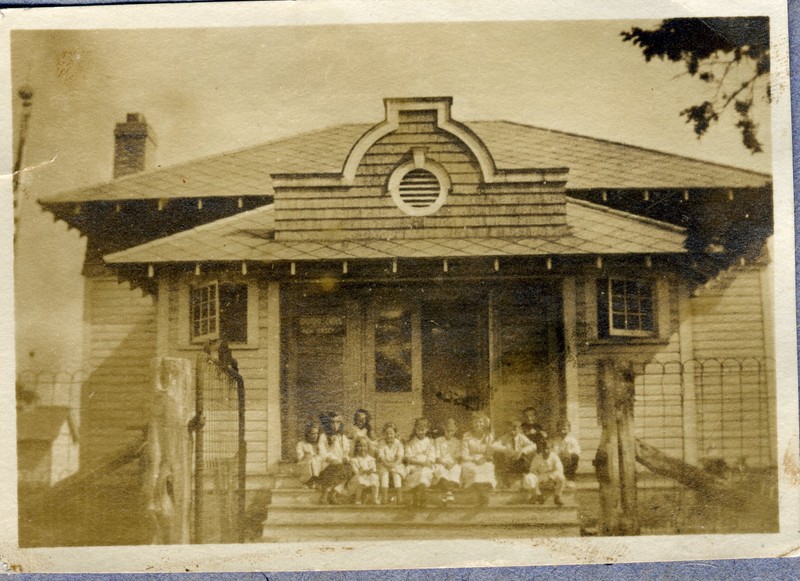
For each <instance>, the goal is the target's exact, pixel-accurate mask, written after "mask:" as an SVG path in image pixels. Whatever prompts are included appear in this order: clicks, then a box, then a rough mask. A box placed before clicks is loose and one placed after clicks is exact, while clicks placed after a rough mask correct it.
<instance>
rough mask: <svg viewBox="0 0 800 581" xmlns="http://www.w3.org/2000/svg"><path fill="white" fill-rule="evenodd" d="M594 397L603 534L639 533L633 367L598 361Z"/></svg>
mask: <svg viewBox="0 0 800 581" xmlns="http://www.w3.org/2000/svg"><path fill="white" fill-rule="evenodd" d="M597 397H598V412H599V416H600V424H601V426H602V433H601V436H600V447H599V448H598V452H597V456H596V458H595V469H596V471H597V480H598V483H599V484H600V503H601V509H602V515H603V526H602V532H603V534H606V535H635V534H639V530H640V528H639V511H638V505H637V501H636V500H637V499H636V440H635V436H634V429H633V402H634V373H633V368H632V366H631V365H627V366H625V367H621V366H619V365H618V364H617V363H615V362H614V360H612V359H604V360H600V361H598V362H597Z"/></svg>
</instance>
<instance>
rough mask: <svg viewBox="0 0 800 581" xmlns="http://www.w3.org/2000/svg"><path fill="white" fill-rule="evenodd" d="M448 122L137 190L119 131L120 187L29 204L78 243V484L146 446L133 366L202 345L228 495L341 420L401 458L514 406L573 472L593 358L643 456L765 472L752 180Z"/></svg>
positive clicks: (441, 119)
mask: <svg viewBox="0 0 800 581" xmlns="http://www.w3.org/2000/svg"><path fill="white" fill-rule="evenodd" d="M451 104H452V100H451V99H450V98H439V97H436V98H409V99H386V101H385V105H386V116H385V119H384V120H383V121H379V122H377V123H373V124H366V125H358V124H356V125H341V126H336V127H331V128H327V129H322V130H320V131H317V132H311V133H306V134H302V135H299V136H296V137H292V138H287V139H283V140H279V141H274V142H270V143H266V144H264V145H261V146H256V147H251V148H247V149H243V150H240V151H235V152H231V153H223V154H220V155H217V156H213V157H210V158H206V159H201V160H197V161H193V162H190V163H186V164H182V165H178V166H174V167H168V168H164V169H156V170H146V169H145V170H144V171H138V170H140V169H142V168H144V167H145V166H146V164H147V162H148V155H150V153H149V152H148V147H149V146H148V140H149V137H148V127H147V124H146V122H145V121H144V119H143V117H141V116H139V115H129V117H128V120H127V122H126V123H121V124H120V125H119V126H118V127H117V131H116V138H117V156H116V163H117V167H116V168H115V175H116V176H119V177H116V178H115V179H113V180H112V181H110V182H108V183H104V184H101V185H98V186H95V187H90V188H83V189H80V190H75V191H69V192H66V193H61V194H57V195H54V196H52V197H49V198H46V199H44V200H43V201H42V205H43V207H44V208H46V209H47V210H49V211H50V212H52V213H53V214H54V215H55V216H56V217H57V218H59V219H61V220H64V221H66V222H67V223H68V224H69V225H70V226H73V227H75V228H78V229H79V230H80V231H81V233H82V234H85V235H86V236H87V237H88V249H87V257H86V264H85V269H84V274H85V277H86V295H85V296H86V300H85V317H84V318H85V321H86V326H85V336H84V353H85V361H86V366H87V368H88V369H89V370H90V373H91V375H90V377H89V379H88V382H87V385H86V386H85V392H86V393H87V394H89V393H91V394H92V397H91V398H89V397H88V396H87V397H86V398H84V400H83V405H82V409H81V421H80V426H81V454H82V464H84V463H91V462H92V459H94V458H98V457H100V456H103V455H104V454H106V453H108V452H111V451H113V450H114V449H117V448H120V447H122V446H124V444H125V443H126V441H127V440H129V439H130V438H131V437H133V435H132V434H134V433H135V431H136V427H137V426H139V425H141V424H143V423H144V421H145V415H146V410H147V404H148V401H147V394H148V390H149V383H150V377H149V369H148V366H147V365H148V362H149V361H150V359H151V358H153V357H155V356H173V357H187V358H193V357H194V355H195V353H196V352H197V351H198V350H199V349H200V348H201V346H202V345H203V344H204V343H206V342H207V341H208V340H212V339H218V340H224V341H227V342H229V343H230V346H231V349H232V351H233V354H234V356H235V357H236V359H237V360H238V362H239V369H240V372H241V374H242V376H243V378H244V381H245V389H246V394H247V410H246V438H247V444H248V455H247V458H248V464H247V473H248V479H249V480H250V482H251V483H252V484H250V486H259V484H258V483H259V482H261V483H263V486H268V484H269V482H270V480H269V478H268V477H269V475H270V474H271V473H273V472H274V471H275V470H276V469H277V467H278V466H279V465H280V463H281V462H282V461H286V460H289V459H290V458H291V451H292V449H293V447H294V444H295V442H296V441H298V440H299V439H301V438H302V432H303V427H304V425H305V422H306V420H307V419H308V418H313V417H315V416H317V415H318V414H319V413H321V412H324V411H327V410H337V411H340V412H342V413H343V414H344V415H346V416H350V415H351V414H352V413H353V411H354V410H355V409H357V408H365V409H367V410H369V411H370V412H371V414H372V417H373V422H374V424H375V425H376V426H380V425H382V424H383V423H384V422H386V421H389V420H391V421H394V422H396V423H397V424H398V426H399V428H400V432H401V434H402V435H403V436H405V434H407V433H408V432H410V428H411V424H412V421H413V420H414V418H416V417H419V416H425V417H428V418H429V419H430V420H431V421H432V422H433V423H434V424H437V423H440V422H442V421H443V420H444V419H446V418H448V417H454V418H456V419H457V420H458V421H459V423H460V424H461V425H465V424H466V419H467V416H468V414H469V413H470V411H471V410H476V409H480V410H483V411H485V412H487V413H488V414H489V415H490V417H491V419H492V421H493V424H494V426H495V430H496V431H498V432H500V431H503V430H504V429H505V426H506V424H507V421H508V420H510V419H516V418H518V416H519V414H520V412H521V410H522V409H523V408H525V407H528V406H533V407H534V408H536V410H537V413H538V416H539V418H540V420H541V421H542V423H543V424H544V425H545V426H546V427H547V428H549V429H553V428H554V427H555V423H556V422H557V421H558V420H559V419H562V418H566V419H568V420H569V421H570V423H571V425H572V428H573V432H574V433H575V435H576V436H577V437H578V438H579V440H580V442H581V445H582V447H583V449H584V451H585V452H584V454H583V457H582V460H581V464H580V471H581V472H582V473H590V472H592V471H593V468H592V464H591V460H592V458H593V456H594V450H595V449H596V448H597V445H598V441H599V436H600V429H599V426H598V418H597V413H598V412H597V409H598V403H597V395H596V394H597V381H598V379H597V374H596V369H597V361H598V360H600V359H604V358H612V359H617V360H619V361H625V362H628V363H629V364H630V365H632V366H633V368H634V369H636V370H637V372H636V385H637V400H636V408H635V417H636V430H637V435H639V436H640V437H642V438H643V439H644V440H646V441H648V442H651V443H652V444H653V445H655V446H657V447H658V448H660V449H661V450H662V451H664V452H666V453H668V454H670V455H672V456H675V457H677V458H681V459H683V460H685V461H686V462H689V463H692V464H698V465H699V464H702V462H703V461H705V460H707V459H708V458H712V457H722V458H723V459H724V460H725V461H726V462H727V463H728V464H730V465H734V464H737V463H746V464H747V465H748V466H768V465H772V464H774V463H775V457H774V456H775V454H774V446H775V439H774V438H775V436H774V419H773V412H774V401H775V400H774V386H773V383H772V375H771V369H772V367H771V364H770V361H771V358H772V357H773V335H772V306H771V305H772V296H771V270H770V261H769V244H768V239H769V236H770V234H771V228H772V226H771V225H772V209H771V208H772V190H771V178H770V176H769V175H765V174H761V173H756V172H752V171H746V170H742V169H738V168H734V167H728V166H723V165H719V164H714V163H709V162H705V161H699V160H695V159H689V158H685V157H681V156H677V155H673V154H666V153H662V152H658V151H652V150H646V149H642V148H638V147H633V146H629V145H624V144H619V143H614V142H610V141H604V140H601V139H595V138H590V137H584V136H580V135H574V134H569V133H563V132H559V131H551V130H547V129H541V128H537V127H532V126H528V125H521V124H518V123H514V122H511V121H480V122H467V123H464V122H460V121H457V120H455V119H453V118H452V117H451ZM376 121H377V120H376ZM132 287H133V288H132ZM728 396H729V397H728ZM729 400H730V401H729ZM731 401H732V402H733V403H731Z"/></svg>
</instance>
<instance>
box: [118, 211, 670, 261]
mask: <svg viewBox="0 0 800 581" xmlns="http://www.w3.org/2000/svg"><path fill="white" fill-rule="evenodd" d="M566 206H567V226H568V234H566V235H564V236H558V237H552V238H470V237H463V238H430V239H408V240H406V239H393V240H385V239H383V240H377V239H375V240H291V241H280V240H274V238H273V232H274V230H273V224H274V207H273V206H272V205H268V206H263V207H261V208H257V209H255V210H250V211H248V212H243V213H241V214H237V215H235V216H231V217H229V218H223V219H221V220H217V221H216V222H212V223H210V224H204V225H202V226H198V227H196V228H193V229H191V230H187V231H185V232H180V233H178V234H173V235H172V236H167V237H165V238H160V239H158V240H153V241H151V242H148V243H146V244H142V245H140V246H135V247H133V248H129V249H127V250H123V251H121V252H115V253H113V254H110V255H107V256H106V257H105V260H106V262H108V263H110V264H126V263H127V264H130V263H164V262H238V261H243V260H244V261H252V262H279V261H309V260H357V259H380V258H389V259H392V258H457V257H470V256H472V257H478V256H485V257H500V256H546V255H586V254H591V255H599V254H674V253H684V252H686V249H685V247H684V242H685V239H686V231H685V229H683V228H680V227H678V226H673V225H671V224H666V223H663V222H658V221H656V220H651V219H649V218H643V217H641V216H635V215H633V214H628V213H626V212H621V211H618V210H612V209H610V208H607V207H605V206H599V205H597V204H592V203H590V202H585V201H582V200H568V201H567V204H566Z"/></svg>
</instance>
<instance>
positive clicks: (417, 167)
mask: <svg viewBox="0 0 800 581" xmlns="http://www.w3.org/2000/svg"><path fill="white" fill-rule="evenodd" d="M387 189H388V191H389V193H390V194H391V196H392V199H393V200H394V203H395V204H397V207H398V208H400V209H401V210H402V211H403V212H405V213H406V214H408V215H409V216H429V215H431V214H433V213H434V212H436V211H438V210H439V208H441V207H442V206H443V205H444V203H445V200H446V199H447V194H448V193H449V192H450V177H449V176H448V175H447V171H445V169H444V168H443V167H442V166H441V165H439V164H438V163H436V162H433V161H431V160H425V161H424V167H421V164H414V163H412V162H408V163H405V164H403V165H401V166H399V167H397V168H396V169H395V170H394V172H392V175H391V177H390V178H389V184H388V188H387Z"/></svg>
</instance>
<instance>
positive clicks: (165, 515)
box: [144, 357, 194, 544]
mask: <svg viewBox="0 0 800 581" xmlns="http://www.w3.org/2000/svg"><path fill="white" fill-rule="evenodd" d="M193 417H194V385H193V381H192V362H191V361H190V360H188V359H179V358H169V357H157V358H155V359H154V360H153V393H152V408H151V413H150V424H149V428H148V433H147V445H146V452H145V453H146V457H147V471H146V473H145V478H144V492H145V498H146V501H147V513H148V516H149V518H150V520H151V523H152V527H153V535H152V542H153V544H185V543H188V542H189V541H190V535H189V532H190V527H189V515H190V509H191V498H192V494H191V490H192V456H191V453H192V439H191V435H190V433H189V429H188V425H189V422H190V421H191V419H192V418H193Z"/></svg>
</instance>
